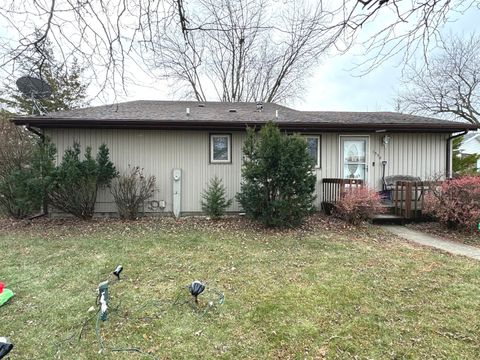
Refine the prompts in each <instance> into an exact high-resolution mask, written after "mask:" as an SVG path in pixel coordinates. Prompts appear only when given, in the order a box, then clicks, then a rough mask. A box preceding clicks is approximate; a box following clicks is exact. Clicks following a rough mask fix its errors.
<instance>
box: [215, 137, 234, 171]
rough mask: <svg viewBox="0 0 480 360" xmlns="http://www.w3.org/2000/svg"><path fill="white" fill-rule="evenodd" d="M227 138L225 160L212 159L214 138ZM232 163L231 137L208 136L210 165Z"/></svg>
mask: <svg viewBox="0 0 480 360" xmlns="http://www.w3.org/2000/svg"><path fill="white" fill-rule="evenodd" d="M224 137H226V138H227V160H215V159H214V158H213V140H214V139H215V138H224ZM231 162H232V135H231V134H210V163H211V164H230V163H231Z"/></svg>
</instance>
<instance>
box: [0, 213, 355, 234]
mask: <svg viewBox="0 0 480 360" xmlns="http://www.w3.org/2000/svg"><path fill="white" fill-rule="evenodd" d="M124 226H132V227H133V226H146V227H149V228H159V229H160V228H161V229H171V230H174V229H178V228H182V229H192V230H195V229H198V230H203V229H208V230H211V231H232V232H239V231H245V230H249V231H252V230H253V231H256V232H259V233H261V234H270V235H275V234H301V233H305V234H308V233H314V232H316V231H318V230H324V231H332V230H333V231H339V232H351V231H352V230H354V229H357V230H358V228H359V227H353V226H351V225H349V224H347V223H346V222H344V221H342V220H339V219H337V218H335V217H332V216H325V215H323V214H315V215H312V216H310V217H308V218H307V220H306V221H305V222H304V224H303V225H301V226H300V227H298V228H295V229H290V228H288V227H285V228H266V227H264V226H263V225H262V224H260V223H258V222H254V221H252V220H249V219H247V218H246V217H244V216H239V215H231V216H225V217H224V218H222V219H220V220H216V221H213V220H211V219H209V218H207V217H205V216H185V217H181V218H180V219H175V218H173V217H166V216H163V217H142V218H140V219H137V220H135V221H129V220H127V221H125V220H120V219H118V218H94V219H92V220H89V221H84V220H80V219H76V218H71V217H68V218H48V217H41V218H37V219H33V220H14V219H11V218H0V233H2V232H3V233H14V232H22V233H32V234H45V235H46V234H52V233H53V232H61V233H64V234H65V233H73V232H82V233H91V232H96V231H101V230H102V229H108V228H118V227H124Z"/></svg>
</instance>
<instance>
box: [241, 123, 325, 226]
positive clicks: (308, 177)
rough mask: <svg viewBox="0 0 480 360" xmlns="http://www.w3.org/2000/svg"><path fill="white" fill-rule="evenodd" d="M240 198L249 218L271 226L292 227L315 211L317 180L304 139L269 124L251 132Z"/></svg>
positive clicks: (245, 147) (247, 143)
mask: <svg viewBox="0 0 480 360" xmlns="http://www.w3.org/2000/svg"><path fill="white" fill-rule="evenodd" d="M243 154H244V163H243V166H242V178H243V179H242V180H243V181H242V185H241V189H240V193H238V194H237V199H238V201H239V202H240V204H241V205H242V207H243V209H244V210H245V213H246V215H247V216H248V217H250V218H253V219H255V220H259V221H261V222H262V223H263V224H265V225H266V226H271V227H293V226H297V225H299V224H300V223H301V222H302V221H303V219H304V218H305V216H307V215H308V214H310V213H311V212H312V211H313V209H314V208H313V200H314V199H315V196H314V195H313V192H314V191H315V182H316V177H315V173H314V164H313V161H312V158H311V157H310V155H309V153H308V150H307V144H306V141H305V139H304V138H302V137H301V136H299V135H287V134H282V133H281V132H280V130H279V129H278V127H277V126H276V125H275V124H274V123H273V122H269V123H268V124H266V125H265V126H264V127H263V128H262V129H261V130H260V132H259V133H257V132H255V131H254V129H251V128H250V129H248V134H247V139H246V141H245V145H244V148H243Z"/></svg>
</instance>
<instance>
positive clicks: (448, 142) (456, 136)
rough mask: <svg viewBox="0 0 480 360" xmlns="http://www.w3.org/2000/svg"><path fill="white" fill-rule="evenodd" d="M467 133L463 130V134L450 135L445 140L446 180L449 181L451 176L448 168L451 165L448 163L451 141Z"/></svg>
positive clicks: (450, 155)
mask: <svg viewBox="0 0 480 360" xmlns="http://www.w3.org/2000/svg"><path fill="white" fill-rule="evenodd" d="M467 133H468V130H464V131H463V132H461V133H459V134H456V135H451V136H449V137H448V138H447V161H446V163H445V164H446V169H445V170H446V171H445V174H446V176H445V178H446V179H450V178H451V177H452V174H451V171H450V167H451V163H450V159H451V157H452V154H451V152H452V149H451V148H452V140H453V139H455V138H458V137H460V136H463V135H466V134H467Z"/></svg>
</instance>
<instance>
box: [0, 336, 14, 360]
mask: <svg viewBox="0 0 480 360" xmlns="http://www.w3.org/2000/svg"><path fill="white" fill-rule="evenodd" d="M12 349H13V344H12V343H11V342H10V341H8V339H7V338H4V337H0V359H3V358H4V357H5V356H7V355H8V353H9V352H10V351H12Z"/></svg>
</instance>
